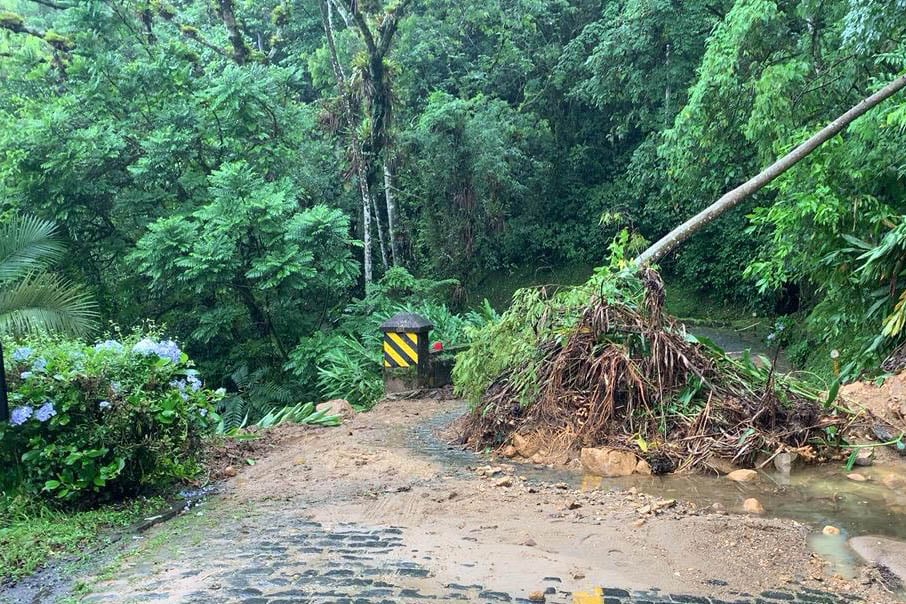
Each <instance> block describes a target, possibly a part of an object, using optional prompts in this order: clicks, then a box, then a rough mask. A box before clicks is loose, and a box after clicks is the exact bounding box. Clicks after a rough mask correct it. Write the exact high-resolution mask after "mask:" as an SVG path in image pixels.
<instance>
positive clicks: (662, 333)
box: [454, 259, 860, 473]
mask: <svg viewBox="0 0 906 604" xmlns="http://www.w3.org/2000/svg"><path fill="white" fill-rule="evenodd" d="M626 264H627V263H626V262H624V261H621V260H619V259H616V260H614V261H613V264H612V265H611V266H610V267H606V268H602V269H599V270H598V271H597V272H596V274H595V275H594V276H593V277H592V278H591V279H590V280H589V282H588V283H586V284H585V285H582V286H579V287H576V288H568V289H555V290H554V291H551V288H549V287H540V288H533V289H525V290H520V291H519V292H517V294H516V295H515V296H514V302H513V306H512V307H511V308H510V310H509V311H508V312H507V313H505V314H504V315H503V316H502V317H501V320H500V321H499V322H497V323H495V324H493V325H491V326H489V327H487V328H485V329H482V330H480V331H479V332H478V333H475V334H473V339H474V341H473V345H472V348H471V349H470V350H469V351H467V352H464V353H462V354H461V355H460V356H459V357H458V359H457V364H456V368H455V370H454V380H455V384H456V388H457V392H458V394H460V395H462V396H465V397H466V398H467V399H468V400H469V401H470V403H471V405H472V412H471V413H470V415H469V416H468V418H467V419H466V420H465V424H464V426H463V433H462V434H463V442H464V443H465V444H467V445H469V446H471V447H473V448H475V449H483V448H487V447H489V446H490V447H503V446H506V445H507V444H509V443H510V442H512V440H513V437H514V436H516V435H520V436H526V435H528V436H529V437H530V438H531V439H532V440H534V441H535V442H543V443H544V446H543V448H544V449H545V453H546V454H547V458H548V459H557V460H559V461H560V462H564V461H567V460H569V459H574V458H576V457H577V456H578V453H579V451H580V450H581V449H582V448H583V447H598V446H609V447H615V448H619V449H623V450H629V451H633V452H635V453H636V454H637V455H639V456H641V457H643V458H646V459H648V461H649V462H650V463H651V466H652V468H653V469H654V470H655V473H658V472H665V471H671V470H673V469H675V468H679V469H690V468H694V467H707V466H708V465H709V460H713V459H714V458H723V459H730V460H732V461H733V462H734V463H735V464H737V465H740V466H751V465H753V464H754V462H755V459H756V457H757V456H758V455H759V453H763V452H767V453H768V454H776V453H780V452H782V451H794V450H795V451H797V452H799V453H800V454H801V455H802V456H803V457H804V458H806V459H810V458H815V457H818V458H827V457H830V456H832V455H834V454H838V453H839V451H838V450H837V449H838V448H839V447H840V446H841V445H844V444H845V440H844V438H845V435H846V434H847V432H848V431H849V430H850V429H851V428H852V427H853V424H854V423H856V422H858V421H860V420H859V419H858V418H856V417H855V416H854V415H852V414H850V413H848V412H846V411H845V410H844V409H841V408H837V407H835V406H833V405H832V400H833V395H831V396H830V397H828V396H827V395H824V394H823V393H822V391H820V390H819V389H817V388H814V387H812V386H810V385H808V384H805V383H802V382H799V381H796V380H793V379H791V378H789V377H787V376H780V375H776V374H774V372H773V371H772V370H771V368H770V367H771V363H770V362H769V361H767V359H761V360H760V362H759V363H756V362H755V361H754V360H753V359H751V358H750V357H749V356H748V355H746V356H744V357H743V358H742V359H733V358H730V357H728V356H727V355H726V354H725V353H724V352H723V351H722V350H721V349H720V348H718V347H717V346H716V345H714V344H713V343H712V342H710V341H709V340H707V339H704V338H696V337H694V336H692V335H691V334H689V333H687V332H686V330H685V328H684V327H683V325H681V324H679V323H678V322H677V321H676V320H674V319H673V318H671V317H670V316H668V315H666V314H665V313H664V299H665V294H664V286H663V282H662V281H661V279H660V277H659V275H658V274H657V273H656V272H654V271H652V270H645V271H641V272H638V271H637V270H636V269H635V268H634V267H633V268H626ZM834 390H836V388H832V389H831V391H832V392H833V391H834Z"/></svg>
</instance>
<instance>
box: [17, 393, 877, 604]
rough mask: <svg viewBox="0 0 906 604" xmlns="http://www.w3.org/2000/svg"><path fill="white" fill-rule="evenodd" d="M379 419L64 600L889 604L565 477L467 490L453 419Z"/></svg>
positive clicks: (737, 522)
mask: <svg viewBox="0 0 906 604" xmlns="http://www.w3.org/2000/svg"><path fill="white" fill-rule="evenodd" d="M379 411H380V412H379V413H378V412H372V413H369V414H363V416H360V417H357V418H356V419H355V420H354V421H353V422H351V423H350V424H349V425H348V426H344V428H343V429H338V430H325V431H310V430H309V431H304V432H300V433H299V434H300V435H299V436H297V437H293V438H290V439H284V440H282V441H276V442H275V443H274V444H273V445H272V447H273V448H272V449H271V450H270V452H269V453H268V454H266V455H264V454H262V455H261V456H260V457H258V456H257V455H256V457H257V459H256V463H255V464H254V465H251V466H249V467H244V466H243V467H242V470H241V472H240V474H239V476H237V477H234V478H233V479H231V480H230V481H229V482H228V483H226V484H225V485H224V488H223V491H222V493H221V495H218V496H217V497H214V498H212V499H210V500H209V501H207V502H205V503H203V504H202V505H200V506H199V507H197V508H193V509H192V510H191V511H189V513H187V514H185V515H182V516H180V517H178V518H176V519H174V520H172V521H170V522H167V523H165V524H163V525H159V526H156V527H154V528H152V529H150V530H149V531H147V532H146V533H144V534H142V535H141V536H140V537H137V538H135V539H134V540H133V541H132V542H129V543H127V546H126V547H123V548H121V549H120V550H119V551H120V554H119V555H118V556H117V557H116V558H115V559H113V560H112V561H108V562H101V561H97V563H96V564H95V567H94V568H93V569H92V571H91V572H90V573H87V572H86V573H83V576H82V577H80V579H81V585H77V586H76V587H75V589H74V593H76V594H78V596H77V597H76V599H79V600H80V601H83V602H101V603H106V602H109V603H134V602H168V603H176V602H180V603H182V602H185V603H212V604H220V603H238V604H289V603H311V604H328V603H336V604H390V603H402V604H409V603H418V602H444V603H445V602H480V603H489V604H495V603H499V602H513V603H527V602H547V603H548V604H646V603H647V604H666V603H674V604H682V603H685V604H696V603H698V604H730V603H732V604H783V603H787V602H788V603H792V604H836V603H845V602H854V603H859V602H864V603H866V604H879V603H881V602H883V603H884V604H888V603H889V602H891V601H892V600H890V599H888V598H886V594H885V597H884V598H876V597H875V594H876V593H878V592H877V591H874V592H872V591H868V590H867V588H865V587H864V584H856V583H852V582H850V583H845V582H844V583H840V582H835V581H834V580H833V579H832V578H831V577H830V576H828V575H827V574H824V573H823V571H822V570H821V563H820V561H817V564H813V563H812V562H816V561H815V560H814V559H813V558H811V557H810V556H809V554H808V553H807V552H805V551H804V544H803V538H804V532H803V531H802V529H801V527H796V526H792V525H789V524H787V523H783V522H771V521H770V520H766V519H745V518H738V519H734V518H733V517H730V516H714V515H707V516H706V515H698V514H688V515H687V514H681V513H680V512H681V510H679V509H671V511H670V512H669V513H668V514H661V515H658V514H655V513H650V514H649V515H648V516H646V517H645V519H643V522H642V525H639V524H638V522H639V512H638V511H637V508H638V507H639V506H641V505H642V504H643V503H650V501H649V500H648V499H642V498H641V495H640V496H639V497H638V498H637V497H635V496H634V495H631V494H627V493H625V492H614V493H598V492H591V493H587V494H582V493H579V492H578V491H574V490H570V489H569V488H568V486H567V485H566V484H564V483H561V482H557V483H549V481H551V480H556V481H559V480H560V479H561V476H562V474H561V473H558V472H556V471H552V470H551V469H545V468H531V467H524V468H523V467H518V468H516V467H512V468H508V469H505V470H502V471H499V472H498V471H495V472H491V473H490V474H488V473H487V472H483V473H482V472H479V470H480V468H478V467H476V466H477V465H478V464H480V463H482V462H484V463H487V459H486V458H482V457H481V456H477V455H475V454H474V453H468V452H463V451H459V450H456V449H455V448H451V447H449V446H448V445H447V444H446V442H445V441H443V440H441V439H439V438H438V437H437V436H436V435H435V434H434V429H435V428H439V427H442V426H444V425H446V424H448V423H449V422H450V421H451V420H452V419H453V418H454V417H455V416H456V414H457V413H461V412H462V408H461V407H459V406H457V405H446V406H445V405H444V404H442V403H437V402H433V403H432V402H430V401H406V402H405V403H404V402H393V403H390V404H388V406H387V407H384V408H383V409H381V410H379ZM517 471H518V475H517ZM599 495H600V496H599ZM677 508H679V506H677ZM640 527H641V528H640ZM127 540H128V537H127V538H126V539H124V542H125V541H127ZM796 548H798V549H796ZM791 549H795V551H794V552H793V553H794V554H795V555H791V552H790V550H791ZM114 555H115V554H114ZM816 577H817V578H816ZM658 587H659V588H661V589H657V588H658ZM778 587H779V588H778ZM825 588H826V591H824V589H825ZM745 590H748V592H749V593H746V592H745ZM831 592H844V593H845V594H847V595H843V593H831ZM852 594H861V595H863V596H864V595H866V594H871V596H870V597H868V598H860V597H858V596H856V595H852ZM0 601H2V598H0ZM43 601H45V600H40V599H38V600H28V602H29V604H31V603H32V602H43ZM4 604H5V603H4ZM16 604H19V603H18V602H17V603H16Z"/></svg>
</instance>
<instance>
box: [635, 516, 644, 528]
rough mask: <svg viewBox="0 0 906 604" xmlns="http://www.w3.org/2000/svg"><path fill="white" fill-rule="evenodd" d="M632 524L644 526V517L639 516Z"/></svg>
mask: <svg viewBox="0 0 906 604" xmlns="http://www.w3.org/2000/svg"><path fill="white" fill-rule="evenodd" d="M632 526H634V527H635V528H642V527H643V526H645V519H644V518H639V519H638V520H636V521H635V522H633V523H632Z"/></svg>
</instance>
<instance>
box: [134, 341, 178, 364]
mask: <svg viewBox="0 0 906 604" xmlns="http://www.w3.org/2000/svg"><path fill="white" fill-rule="evenodd" d="M132 352H134V353H135V354H140V355H144V356H151V355H153V354H156V355H157V356H159V357H160V358H162V359H168V360H170V361H172V362H173V363H179V361H180V360H182V350H180V349H179V346H178V345H177V344H176V342H174V341H173V340H164V341H162V342H155V341H154V340H152V339H151V338H144V339H142V340H139V341H138V342H137V343H136V344H135V346H133V347H132Z"/></svg>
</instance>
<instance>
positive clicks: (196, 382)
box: [186, 375, 201, 392]
mask: <svg viewBox="0 0 906 604" xmlns="http://www.w3.org/2000/svg"><path fill="white" fill-rule="evenodd" d="M186 384H188V386H189V388H190V389H191V390H192V391H193V392H198V391H199V390H201V380H200V379H198V376H197V375H189V376H187V377H186Z"/></svg>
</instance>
